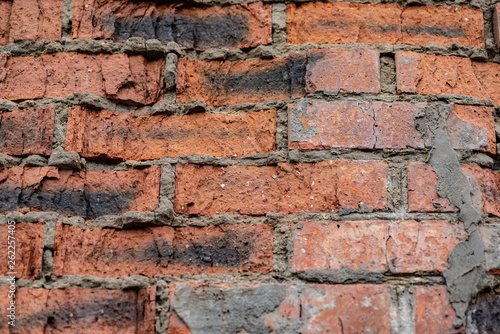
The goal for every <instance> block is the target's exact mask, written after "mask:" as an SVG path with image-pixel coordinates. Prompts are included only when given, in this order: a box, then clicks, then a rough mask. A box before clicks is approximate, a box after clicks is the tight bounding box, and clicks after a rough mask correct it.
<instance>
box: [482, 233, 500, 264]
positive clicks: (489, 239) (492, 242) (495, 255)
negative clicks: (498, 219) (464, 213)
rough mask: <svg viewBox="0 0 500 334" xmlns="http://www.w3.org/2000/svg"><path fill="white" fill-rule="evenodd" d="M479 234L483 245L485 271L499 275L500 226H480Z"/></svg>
mask: <svg viewBox="0 0 500 334" xmlns="http://www.w3.org/2000/svg"><path fill="white" fill-rule="evenodd" d="M479 233H480V234H481V239H482V240H483V245H484V256H485V258H486V270H488V272H489V273H491V274H500V224H481V225H479Z"/></svg>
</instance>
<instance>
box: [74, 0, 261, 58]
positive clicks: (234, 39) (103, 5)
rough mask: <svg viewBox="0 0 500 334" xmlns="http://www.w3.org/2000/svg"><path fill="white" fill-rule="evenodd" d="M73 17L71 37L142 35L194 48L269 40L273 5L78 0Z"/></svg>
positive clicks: (252, 44)
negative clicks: (198, 5)
mask: <svg viewBox="0 0 500 334" xmlns="http://www.w3.org/2000/svg"><path fill="white" fill-rule="evenodd" d="M73 19H74V22H73V38H93V39H113V40H115V41H119V42H122V41H125V40H127V39H128V38H130V37H142V38H144V39H159V40H160V41H161V42H162V43H168V42H176V43H179V44H180V45H182V46H183V47H185V48H194V49H198V50H204V49H210V48H219V47H237V48H248V47H255V46H258V45H263V44H269V43H271V6H270V5H264V4H263V3H262V2H254V3H250V4H241V5H234V6H225V7H219V6H214V7H185V6H183V5H181V4H162V3H155V2H150V1H141V2H135V1H129V0H113V1H106V0H99V1H90V0H77V1H76V2H75V10H74V13H73Z"/></svg>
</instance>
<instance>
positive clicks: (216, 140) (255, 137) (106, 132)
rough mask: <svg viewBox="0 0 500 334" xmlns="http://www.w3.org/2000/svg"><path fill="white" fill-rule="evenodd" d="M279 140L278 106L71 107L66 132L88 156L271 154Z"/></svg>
mask: <svg viewBox="0 0 500 334" xmlns="http://www.w3.org/2000/svg"><path fill="white" fill-rule="evenodd" d="M207 124H210V127H207ZM275 143H276V111H275V110H267V111H261V112H250V113H245V114H208V113H197V114H193V115H186V116H165V115H158V116H132V115H130V114H121V113H114V112H111V111H107V110H101V111H92V110H89V109H86V108H83V107H76V108H70V110H69V116H68V130H67V135H66V150H69V151H75V152H78V153H80V155H82V156H84V157H86V158H98V159H103V158H105V159H122V160H125V159H132V160H147V159H157V158H161V157H162V156H165V155H171V156H174V157H175V156H178V155H179V154H192V153H196V154H199V155H204V154H211V155H214V156H219V157H223V156H227V157H232V156H241V155H245V154H250V153H269V152H271V151H274V150H275Z"/></svg>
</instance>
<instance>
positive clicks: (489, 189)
mask: <svg viewBox="0 0 500 334" xmlns="http://www.w3.org/2000/svg"><path fill="white" fill-rule="evenodd" d="M462 170H463V171H464V172H465V173H467V175H468V176H470V178H469V181H470V182H471V185H472V188H473V192H474V193H473V197H472V204H473V205H474V206H475V207H476V208H477V209H478V210H479V211H482V212H484V213H485V214H490V215H494V216H497V217H500V183H499V182H498V180H499V178H498V173H495V172H493V171H492V170H491V169H487V168H481V167H479V166H476V165H465V166H462Z"/></svg>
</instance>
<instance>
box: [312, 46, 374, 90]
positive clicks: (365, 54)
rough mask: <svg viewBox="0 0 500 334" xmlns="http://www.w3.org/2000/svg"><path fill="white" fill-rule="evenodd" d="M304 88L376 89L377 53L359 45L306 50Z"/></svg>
mask: <svg viewBox="0 0 500 334" xmlns="http://www.w3.org/2000/svg"><path fill="white" fill-rule="evenodd" d="M306 91H307V92H309V93H315V92H318V91H327V92H350V93H380V54H379V53H378V52H377V51H372V50H364V49H360V48H359V49H350V50H344V49H333V50H312V51H309V52H308V53H307V71H306Z"/></svg>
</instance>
